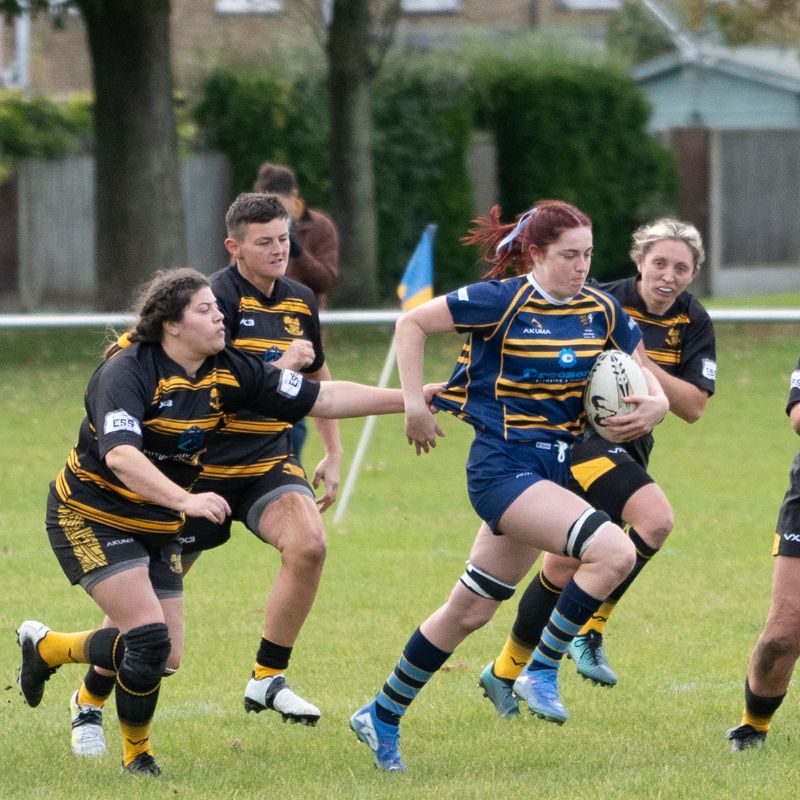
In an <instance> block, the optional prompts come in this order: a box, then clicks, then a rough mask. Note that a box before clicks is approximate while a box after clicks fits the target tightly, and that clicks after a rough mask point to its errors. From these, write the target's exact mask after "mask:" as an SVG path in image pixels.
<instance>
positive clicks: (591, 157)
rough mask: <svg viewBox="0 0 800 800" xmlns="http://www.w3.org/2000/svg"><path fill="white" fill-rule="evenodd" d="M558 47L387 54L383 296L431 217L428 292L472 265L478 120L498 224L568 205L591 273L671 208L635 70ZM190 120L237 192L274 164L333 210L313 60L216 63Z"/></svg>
mask: <svg viewBox="0 0 800 800" xmlns="http://www.w3.org/2000/svg"><path fill="white" fill-rule="evenodd" d="M563 51H564V48H563V47H559V49H558V51H556V49H555V48H551V49H549V50H545V49H543V48H542V47H539V46H530V43H529V42H528V40H527V39H525V40H523V41H521V42H517V43H509V44H508V46H503V47H502V48H498V47H497V46H496V42H494V43H492V44H491V45H490V47H488V48H487V47H486V46H485V45H478V46H475V45H472V46H471V47H470V48H469V49H466V48H465V49H463V50H460V51H448V52H446V53H444V54H438V55H435V56H422V57H421V56H413V57H409V55H408V54H407V53H406V54H403V55H402V56H399V55H395V56H393V57H391V58H389V59H388V60H387V63H386V65H385V69H384V70H383V73H382V77H381V78H380V79H379V80H378V81H377V82H376V84H375V86H374V91H373V104H374V105H373V111H374V125H375V127H374V143H375V185H376V203H377V212H378V253H379V263H380V273H379V276H378V280H379V284H380V287H381V291H382V294H383V295H384V297H385V298H387V300H391V302H394V299H393V296H394V290H395V287H396V286H397V283H398V281H399V278H400V276H401V274H402V271H403V268H404V267H405V263H406V261H407V259H408V257H409V255H410V254H411V252H412V250H413V248H414V246H415V245H416V242H417V240H418V238H419V236H420V233H421V232H422V230H423V228H424V226H425V225H426V224H427V223H428V222H435V223H437V224H438V226H439V231H438V234H437V237H436V276H435V277H436V290H437V291H438V292H441V291H446V290H449V289H452V288H454V287H456V286H458V285H460V284H463V283H466V282H469V281H473V280H475V279H476V278H477V276H478V275H479V274H480V271H481V267H480V266H478V265H477V264H476V254H475V252H474V251H471V250H469V249H467V248H464V247H462V246H461V244H460V243H459V238H460V237H461V236H463V235H464V233H465V232H466V230H467V227H468V225H469V221H470V219H471V217H472V216H473V208H472V192H471V185H470V176H469V173H468V167H467V163H468V155H469V146H470V140H471V135H472V133H473V131H474V129H475V127H476V125H477V124H478V123H480V124H481V125H482V126H483V127H485V128H487V129H489V130H491V131H492V132H493V133H494V136H495V139H496V142H497V148H498V174H499V182H500V196H501V203H502V205H503V207H504V211H505V217H506V218H507V219H511V218H512V217H513V216H514V215H515V214H517V213H519V212H521V211H524V210H525V209H527V208H528V207H529V206H530V205H531V203H532V202H533V201H534V200H537V199H541V198H545V197H557V198H563V199H565V200H569V201H571V202H574V203H575V204H576V205H578V206H580V207H581V208H582V209H584V210H585V211H586V212H587V213H588V214H589V215H590V216H591V217H592V219H593V220H594V224H595V245H596V247H595V252H596V259H595V264H594V267H593V275H595V276H597V277H601V278H610V277H614V276H616V275H618V274H622V273H627V272H629V270H630V265H629V260H628V256H627V252H628V243H629V239H630V234H631V233H632V231H633V229H634V228H635V227H636V226H637V225H639V224H640V223H641V222H643V221H645V220H646V219H648V218H650V217H652V216H654V215H656V214H660V213H663V212H665V211H667V210H669V209H670V207H671V202H672V198H673V195H674V191H675V187H676V185H677V179H676V174H675V170H674V168H673V166H672V164H671V161H670V158H669V156H668V154H667V153H666V152H665V151H664V150H663V149H662V148H661V147H660V146H659V144H658V143H657V142H656V141H655V139H654V138H653V137H651V136H650V135H649V133H648V132H647V128H646V126H647V119H648V116H649V113H650V112H649V108H648V105H647V102H646V100H645V97H644V95H643V93H642V92H641V91H640V90H639V89H638V87H636V85H635V84H634V83H633V82H632V81H631V80H630V78H629V77H627V76H626V75H625V74H624V73H623V72H622V71H621V70H619V69H618V68H615V67H613V66H609V65H606V64H599V63H594V62H593V61H592V60H591V59H588V58H587V57H586V56H584V55H581V56H576V55H573V56H570V57H568V56H565V55H563ZM276 69H277V68H276ZM196 116H197V120H198V122H199V123H200V125H201V126H202V128H203V133H204V136H205V139H206V144H207V145H208V146H210V147H213V148H216V149H220V150H222V151H223V152H225V153H227V154H228V156H229V157H230V159H231V163H232V169H233V175H234V189H235V190H236V191H241V190H249V189H250V188H251V187H252V185H253V180H254V179H255V175H256V172H257V170H258V166H259V164H260V163H261V162H262V161H266V160H271V161H277V162H280V163H285V164H289V165H291V166H292V167H293V168H294V169H295V171H296V173H297V176H298V180H299V182H300V186H301V188H302V191H303V194H304V196H305V198H306V200H307V201H308V202H309V204H310V205H311V206H318V207H321V208H323V209H328V208H330V198H331V194H330V192H331V186H330V153H329V150H328V131H329V123H328V112H327V87H326V83H325V77H324V70H323V69H322V66H321V65H319V64H316V65H314V66H312V67H310V68H309V69H308V70H307V71H306V72H305V73H299V74H298V73H292V72H291V71H290V70H287V69H285V68H284V69H282V71H281V72H280V74H278V73H277V72H275V73H273V72H265V73H263V74H259V75H256V76H254V75H253V74H252V73H248V74H247V76H246V77H244V76H239V75H237V74H235V73H233V72H230V71H225V70H218V71H216V72H215V73H213V74H212V75H211V76H210V77H209V79H208V81H207V82H206V85H205V91H204V98H203V101H202V103H201V104H200V106H199V107H198V109H197V115H196ZM486 210H488V209H478V211H479V212H485V211H486Z"/></svg>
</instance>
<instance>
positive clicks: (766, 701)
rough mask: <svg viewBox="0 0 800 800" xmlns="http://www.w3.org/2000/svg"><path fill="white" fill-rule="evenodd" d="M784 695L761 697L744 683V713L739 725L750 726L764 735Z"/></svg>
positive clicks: (748, 684)
mask: <svg viewBox="0 0 800 800" xmlns="http://www.w3.org/2000/svg"><path fill="white" fill-rule="evenodd" d="M784 697H786V693H785V692H784V693H783V694H779V695H778V696H777V697H761V696H760V695H757V694H753V692H752V691H751V690H750V683H749V681H747V680H745V682H744V713H743V714H742V721H741V723H740V725H750V726H751V727H752V728H755V729H756V730H757V731H763V732H764V733H766V732H767V731H768V730H769V726H770V724H771V723H772V717H773V715H774V714H775V712H776V711H777V710H778V708H779V706H780V704H781V703H782V702H783V698H784Z"/></svg>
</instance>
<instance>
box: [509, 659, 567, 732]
mask: <svg viewBox="0 0 800 800" xmlns="http://www.w3.org/2000/svg"><path fill="white" fill-rule="evenodd" d="M514 694H515V695H516V696H517V697H519V699H520V700H524V701H525V702H526V703H527V704H528V710H529V711H530V712H531V714H535V715H536V716H537V717H539V719H543V720H546V721H547V722H555V723H556V725H563V724H564V723H565V722H566V721H567V719H568V718H569V714H568V713H567V709H566V708H564V704H563V703H562V702H561V698H560V697H559V694H558V670H557V669H537V670H533V671H528V670H525V671H524V672H523V673H522V674H521V675H520V676H519V677H518V678H517V679H516V680H515V681H514Z"/></svg>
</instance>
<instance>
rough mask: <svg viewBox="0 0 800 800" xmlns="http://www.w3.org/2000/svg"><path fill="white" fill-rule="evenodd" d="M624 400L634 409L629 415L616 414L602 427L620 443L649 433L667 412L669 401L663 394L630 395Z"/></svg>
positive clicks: (607, 418)
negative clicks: (633, 406)
mask: <svg viewBox="0 0 800 800" xmlns="http://www.w3.org/2000/svg"><path fill="white" fill-rule="evenodd" d="M624 400H625V402H626V403H629V404H630V405H635V406H636V408H635V409H634V410H633V411H631V412H630V413H629V414H618V415H616V416H614V417H606V419H605V420H604V425H605V426H606V427H607V428H608V430H609V431H610V432H611V433H612V434H613V436H614V438H615V439H616V440H617V441H620V442H630V441H633V440H634V439H638V438H639V437H640V436H644V435H645V434H647V433H650V431H652V430H653V428H655V426H656V425H658V423H659V422H661V420H662V419H664V417H665V416H666V415H667V411H669V401H668V400H667V398H666V396H665V395H663V394H662V395H656V396H653V395H648V394H632V395H630V396H629V397H626V398H624Z"/></svg>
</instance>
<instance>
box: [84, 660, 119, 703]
mask: <svg viewBox="0 0 800 800" xmlns="http://www.w3.org/2000/svg"><path fill="white" fill-rule="evenodd" d="M116 684H117V676H116V674H115V675H101V674H100V673H99V672H98V671H97V670H96V669H95V668H94V667H89V669H88V670H87V671H86V675H85V676H84V678H83V683H82V684H81V685H80V688H79V689H78V705H82V706H96V707H97V708H102V707H103V706H104V705H105V703H106V700H108V698H109V696H110V695H111V692H113V691H114V687H115V686H116Z"/></svg>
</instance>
